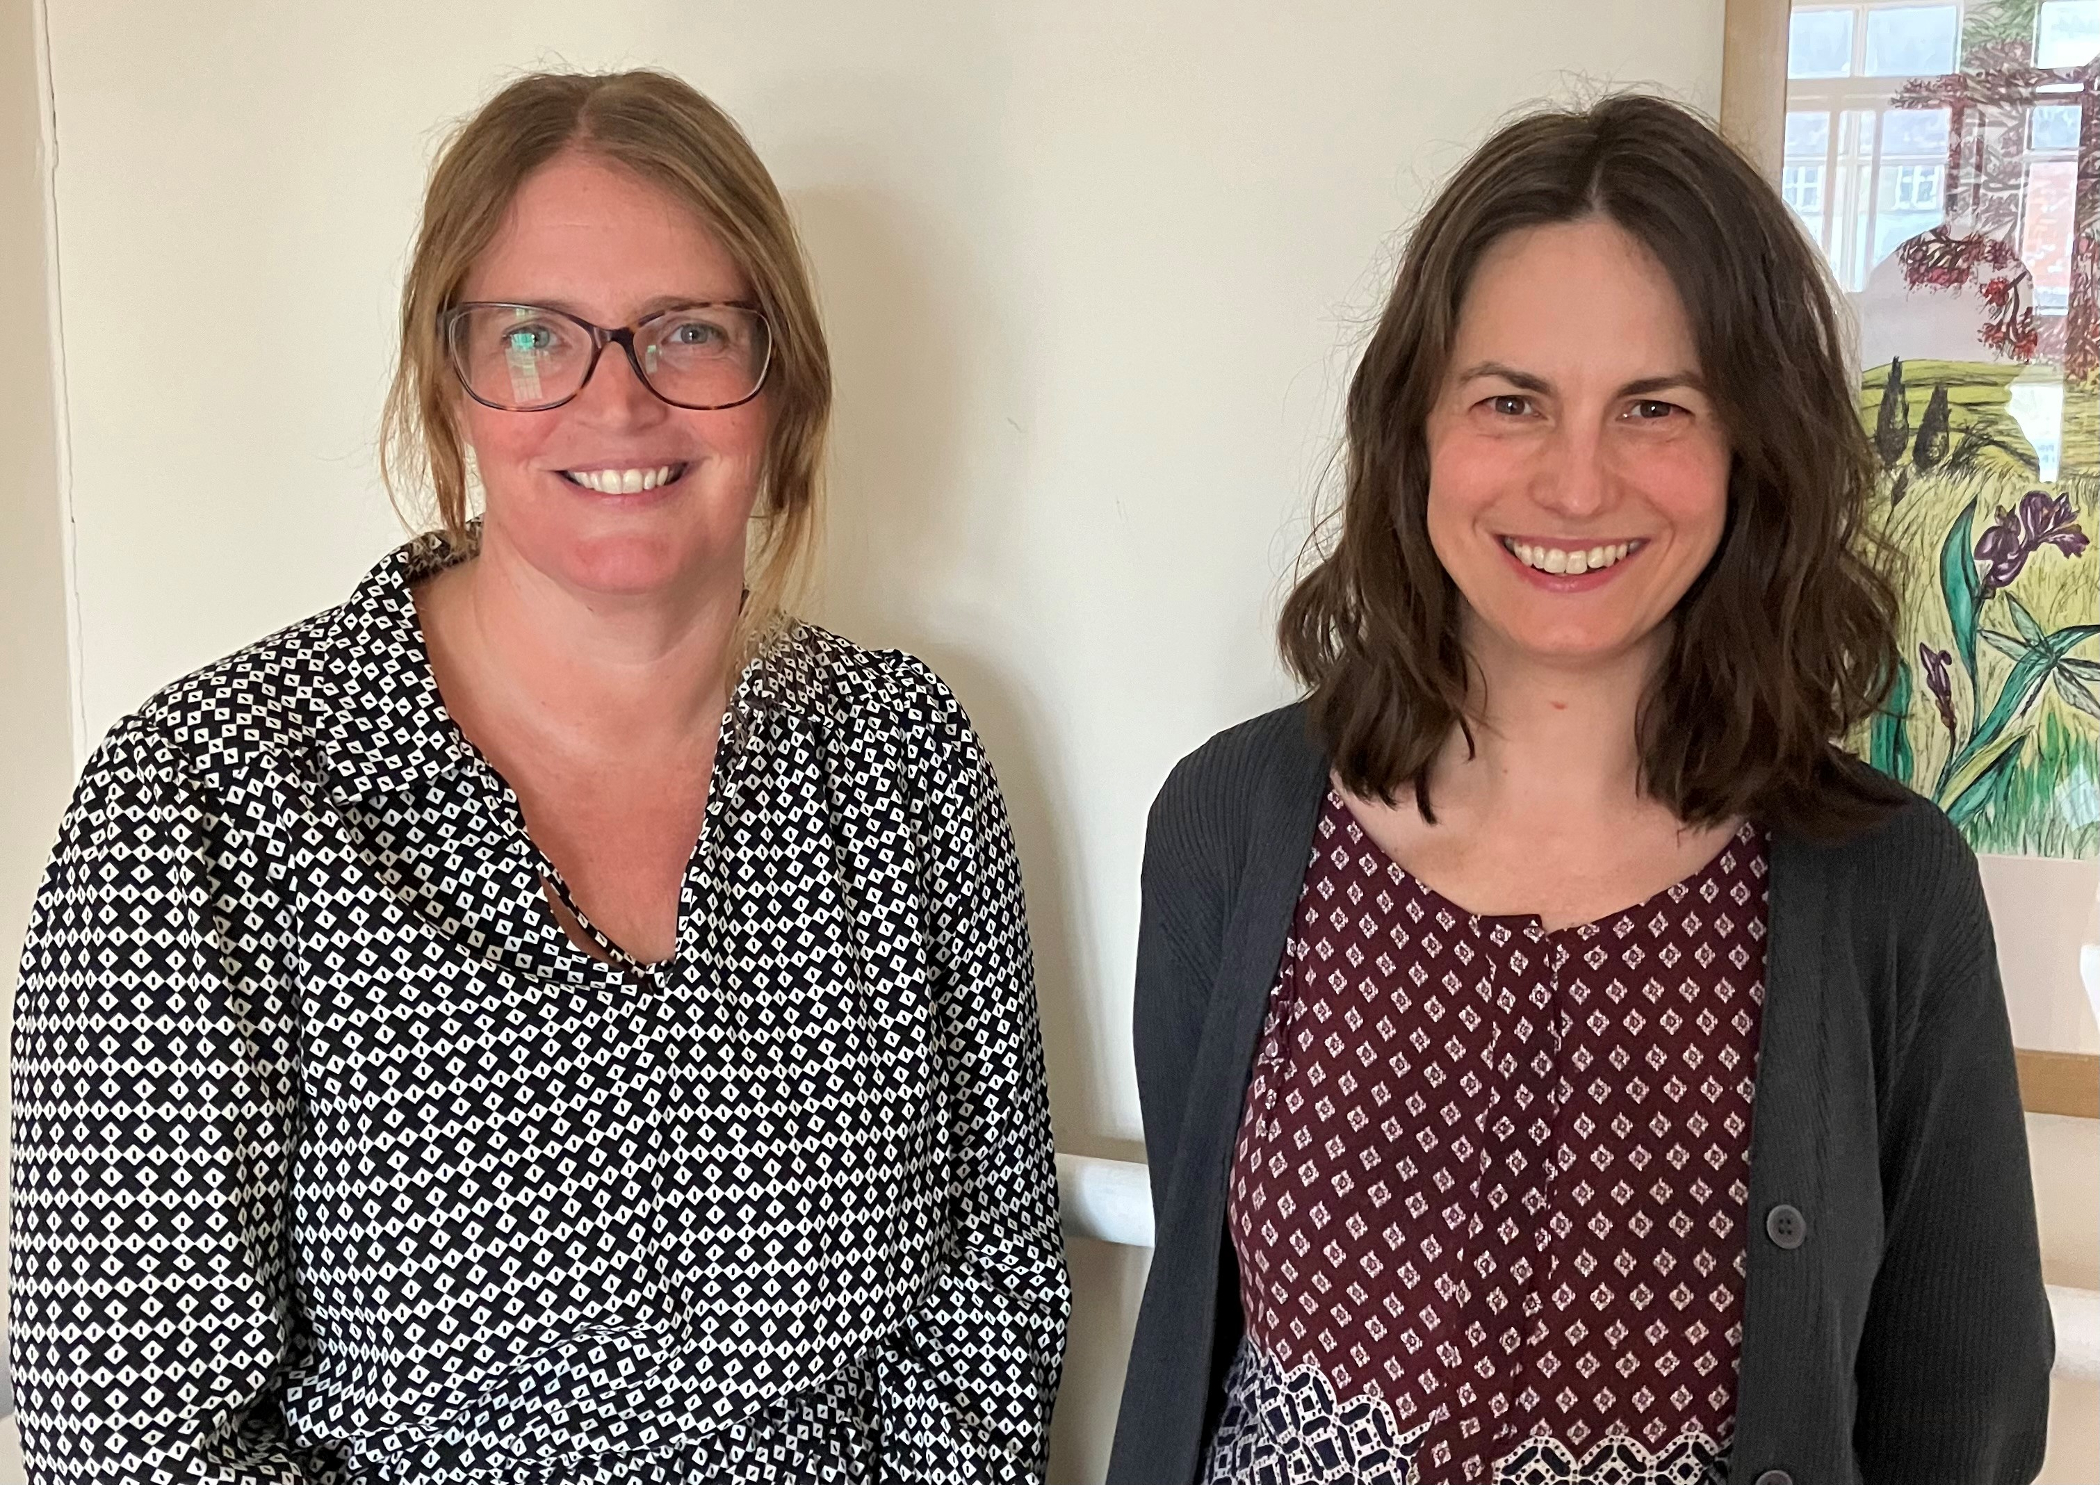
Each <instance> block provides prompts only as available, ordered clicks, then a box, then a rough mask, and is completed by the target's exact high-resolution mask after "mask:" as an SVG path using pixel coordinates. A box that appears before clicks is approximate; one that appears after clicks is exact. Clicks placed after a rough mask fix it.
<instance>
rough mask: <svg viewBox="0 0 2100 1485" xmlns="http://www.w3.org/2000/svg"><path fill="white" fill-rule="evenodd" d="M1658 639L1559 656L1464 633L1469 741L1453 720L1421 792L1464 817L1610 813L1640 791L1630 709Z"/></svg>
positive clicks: (1657, 658)
mask: <svg viewBox="0 0 2100 1485" xmlns="http://www.w3.org/2000/svg"><path fill="white" fill-rule="evenodd" d="M1667 644H1668V634H1667V632H1662V631H1659V632H1658V633H1657V634H1655V635H1651V636H1650V637H1649V638H1648V639H1647V640H1646V641H1644V642H1643V643H1642V644H1640V645H1639V646H1636V647H1634V648H1632V649H1630V650H1628V651H1626V652H1624V653H1622V654H1619V655H1614V656H1609V657H1605V658H1602V659H1586V660H1583V661H1580V662H1573V663H1569V662H1561V661H1557V660H1554V659H1550V658H1542V657H1540V656H1537V655H1532V654H1528V653H1525V652H1523V651H1519V650H1516V649H1515V648H1514V647H1512V646H1509V645H1506V644H1503V643H1501V642H1499V641H1498V640H1497V639H1496V638H1495V637H1494V636H1490V635H1475V636H1469V643H1468V646H1467V650H1468V654H1469V655H1470V657H1471V659H1472V661H1473V667H1474V672H1475V673H1474V686H1473V694H1472V698H1471V701H1470V704H1469V707H1468V710H1469V712H1470V713H1471V716H1470V718H1469V722H1470V729H1471V732H1472V751H1471V756H1470V757H1469V756H1468V750H1467V744H1466V739H1465V738H1464V737H1463V736H1462V735H1459V734H1458V733H1457V731H1456V730H1455V729H1454V731H1453V735H1452V737H1451V738H1450V739H1449V740H1448V741H1447V743H1446V744H1445V747H1444V750H1443V752H1442V753H1441V754H1440V755H1439V757H1438V759H1437V761H1436V763H1435V764H1434V765H1433V766H1432V769H1431V774H1430V791H1431V793H1430V801H1431V805H1432V807H1433V808H1435V810H1436V811H1437V814H1438V815H1439V817H1442V816H1443V815H1444V814H1445V813H1446V810H1447V808H1448V809H1449V810H1450V811H1451V812H1453V813H1454V814H1459V815H1464V816H1466V817H1468V818H1471V819H1473V820H1496V819H1511V820H1522V819H1536V820H1547V819H1565V818H1567V817H1568V816H1570V815H1579V816H1589V817H1595V818H1610V817H1612V816H1614V815H1622V814H1623V813H1624V812H1626V811H1628V810H1632V809H1640V808H1642V807H1643V806H1644V805H1647V804H1650V803H1652V802H1650V801H1646V800H1645V799H1644V797H1643V796H1642V794H1641V790H1640V746H1639V736H1638V726H1637V723H1638V718H1639V714H1640V706H1641V700H1642V698H1643V697H1644V696H1645V695H1646V694H1647V691H1648V687H1649V685H1650V683H1651V681H1652V679H1653V677H1654V674H1655V671H1656V668H1657V666H1658V665H1659V664H1660V663H1661V660H1662V657H1663V654H1664V653H1665V649H1666V646H1667Z"/></svg>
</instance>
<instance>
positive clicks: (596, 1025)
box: [13, 543, 1069, 1485]
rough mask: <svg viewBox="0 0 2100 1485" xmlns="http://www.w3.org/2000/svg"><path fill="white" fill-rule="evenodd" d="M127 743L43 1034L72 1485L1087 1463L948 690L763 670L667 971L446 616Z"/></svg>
mask: <svg viewBox="0 0 2100 1485" xmlns="http://www.w3.org/2000/svg"><path fill="white" fill-rule="evenodd" d="M441 560H443V559H442V558H441V556H440V554H439V552H438V549H437V548H436V547H434V546H433V545H430V544H428V543H420V544H415V545H412V546H410V547H408V548H404V549H403V550H402V551H400V552H398V553H396V554H394V556H393V557H391V558H389V559H388V560H387V561H385V562H383V563H382V564H381V565H380V566H379V567H378V568H376V569H375V570H374V571H373V573H372V574H371V575H370V576H369V577H368V578H367V579H366V580H365V581H364V583H363V584H362V585H361V586H360V587H359V588H358V590H357V591H356V593H355V594H354V595H353V597H352V598H351V600H350V601H349V602H348V603H347V604H345V605H343V606H342V607H340V608H338V609H334V610H331V611H329V612H328V613H325V614H322V615H320V616H318V617H316V618H314V619H311V620H309V621H307V622H306V623H304V624H301V625H299V626H296V627H295V628H293V629H290V630H288V631H286V632H284V633H283V634H280V635H278V636H276V637H274V638H272V639H269V640H266V641H264V642H262V643H261V644H259V645H257V646H255V647H253V648H251V649H249V650H247V651H245V652H243V653H241V654H239V655H236V656H234V657H232V658H231V659H229V660H226V661H223V662H221V663H219V664H218V665H215V666H213V667H211V668H209V669H207V670H205V671H202V672H200V673H199V674H197V675H194V676H192V677H190V678H189V679H187V680H185V681H182V682H180V683H178V684H177V685H175V686H173V687H171V688H170V689H169V690H168V691H166V692H164V693H163V694H161V695H160V696H159V697H157V698H155V699H154V700H153V701H152V702H151V703H149V704H148V705H147V706H146V707H145V708H144V709H143V710H142V711H140V712H139V713H137V714H136V715H134V716H132V717H130V718H128V719H126V720H125V721H124V722H122V723H120V724H119V725H118V726H117V727H116V728H115V729H113V730H112V732H111V733H110V734H109V736H108V738H107V739H106V740H105V741H104V742H103V744H102V746H101V747H100V748H99V749H98V751H97V752H96V754H95V757H94V759H93V760H92V761H91V762H90V764H89V766H88V769H87V772H86V775H85V777H84V778H83V779H82V781H81V784H80V788H79V791H78V794H77V795H76V797H75V800H74V804H73V808H72V810H71V812H70V813H69V815H68V816H67V819H66V821H65V824H64V826H63V830H62V835H61V839H60V841H59V845H58V849H57V851H56V853H55V855H54V858H53V860H52V863H51V866H50V869H49V872H48V874H47V876H46V878H45V881H44V885H43V888H42V891H41V893H40V895H39V897H38V899H37V905H36V910H35V916H34V919H33V922H32V924H31V927H30V933H29V939H28V947H27V950H26V952H25V955H24V960H23V974H22V980H21V988H20V991H19V996H18V1000H17V1008H16V1017H15V1046H14V1110H15V1168H14V1171H15V1173H14V1307H15V1308H14V1353H13V1360H14V1369H15V1378H16V1386H17V1393H18V1402H19V1408H20V1416H21V1427H22V1441H23V1449H24V1455H25V1458H26V1459H27V1461H28V1465H29V1471H30V1477H31V1479H32V1480H33V1481H37V1482H59V1481H64V1482H74V1481H81V1482H85V1481H124V1482H139V1485H144V1482H149V1481H152V1482H175V1481H185V1482H222V1485H264V1482H318V1481H356V1482H375V1485H376V1482H388V1485H441V1482H467V1481H476V1482H496V1481H502V1482H506V1485H512V1482H521V1481H522V1482H530V1485H556V1482H564V1485H566V1482H579V1485H580V1482H585V1481H589V1482H604V1485H613V1482H619V1485H640V1482H665V1485H669V1482H699V1481H707V1482H718V1481H720V1482H758V1481H766V1482H774V1481H786V1480H793V1481H827V1482H854V1485H858V1482H872V1481H875V1480H878V1479H879V1480H882V1481H899V1482H904V1481H920V1482H964V1481H968V1482H979V1481H991V1480H998V1481H1006V1480H1027V1479H1038V1478H1040V1475H1041V1471H1042V1463H1043V1453H1044V1447H1045V1440H1046V1435H1047V1428H1048V1420H1049V1412H1050V1401H1051V1397H1052V1395H1053V1393H1054V1392H1055V1389H1056V1384H1057V1376H1058V1370H1059V1366H1060V1361H1061V1357H1062V1351H1063V1342H1064V1327H1065V1320H1066V1315H1067V1311H1068V1307H1069V1305H1068V1290H1067V1285H1066V1278H1065V1272H1064V1265H1063V1259H1062V1248H1061V1244H1060V1240H1059V1237H1058V1229H1057V1201H1056V1190H1055V1176H1054V1173H1053V1166H1052V1154H1051V1140H1050V1127H1049V1114H1048V1106H1047V1100H1046V1095H1045V1088H1044V1079H1043V1068H1042V1053H1041V1041H1040V1034H1039V1031H1038V1025H1037V1018H1036V1005H1035V996H1034V988H1033V982H1032V973H1031V969H1030V955H1029V945H1028V938H1027V929H1026V924H1025V918H1024V912H1023V906H1022V899H1021V884H1020V877H1019V872H1018V868H1017V864H1016V860H1015V856H1014V852H1013V846H1012V840H1011V836H1010V834H1009V831H1008V827H1007V822H1006V817H1005V812H1004V807H1003V805H1002V803H1001V800H1000V796H999V792H998V788H997V785H996V783H995V781H994V779H993V776H992V772H991V769H990V766H989V764H988V763H987V761H986V760H985V757H984V754H983V752H982V750H981V749H980V747H979V745H978V742H977V739H976V737H975V735H974V734H973V733H972V731H971V729H970V726H969V723H968V721H967V719H966V718H965V717H964V715H963V713H962V710H961V708H960V707H959V706H958V705H957V703H956V701H955V699H954V698H953V696H952V695H950V693H949V692H948V691H947V689H946V688H945V687H944V686H942V684H941V683H940V681H939V680H938V679H936V678H935V677H934V676H933V675H932V673H931V672H929V671H928V670H927V669H926V668H925V667H924V666H923V665H921V664H920V663H919V662H917V661H916V660H913V659H911V658H909V657H908V656H904V655H900V654H896V653H874V652H868V651H863V650H860V649H857V648H855V647H854V646H852V645H850V644H848V643H846V642H845V641H843V640H840V639H838V638H836V637H834V636H832V635H829V634H826V633H824V632H822V631H820V630H817V629H813V628H807V627H797V628H795V629H793V630H792V631H790V632H789V633H788V634H787V635H786V636H785V637H784V638H783V639H782V640H781V641H780V642H779V643H778V644H777V645H775V646H774V647H773V648H772V649H771V650H769V652H768V653H767V654H766V655H765V656H764V657H762V658H761V659H760V660H758V661H755V662H753V664H752V665H751V666H750V667H748V668H747V669H746V671H745V672H744V674H743V676H742V677H741V679H740V681H739V684H738V686H737V688H736V691H735V694H734V697H733V698H732V702H731V706H730V712H729V715H728V717H727V719H726V720H725V724H724V728H723V734H722V742H721V746H720V751H719V756H718V759H717V762H716V771H715V776H714V779H713V782H712V786H711V792H710V798H709V802H708V808H707V816H706V823H705V826H704V829H703V832H702V836H701V839H700V842H699V844H698V846H697V848H696V850H695V852H694V855H693V858H692V860H691V863H690V864H689V867H688V870H687V874H686V878H685V882H684V886H683V890H682V896H681V901H680V907H679V928H678V938H677V949H676V951H675V953H674V954H673V956H672V957H671V958H670V959H668V960H666V961H664V962H663V963H661V964H659V965H654V966H643V965H637V964H635V963H633V962H632V961H630V960H626V959H624V957H620V956H616V957H615V958H614V960H613V961H612V962H605V961H604V960H601V959H600V958H597V957H594V956H592V955H591V954H588V953H586V952H584V951H583V950H582V949H579V948H577V947H576V946H575V945H574V944H573V943H571V942H570V940H569V939H568V937H567V936H566V934H565V933H564V932H563V930H562V929H561V927H560V926H559V924H558V923H557V922H556V921H555V919H554V917H553V916H552V914H551V913H550V912H549V910H548V907H547V903H546V900H545V897H544V896H543V891H542V883H543V881H544V880H553V881H554V882H555V883H556V884H557V885H558V884H559V878H558V875H556V874H555V873H554V871H553V868H552V866H551V865H550V864H549V863H548V862H547V861H546V860H545V859H544V858H543V857H542V856H541V855H540V853H539V852H538V850H537V849H536V848H535V847H534V846H533V844H532V842H531V841H530V840H529V838H528V837H527V836H526V833H525V830H524V826H523V819H522V815H521V814H520V812H519V808H518V804H517V800H516V798H515V796H514V795H513V794H512V793H511V791H510V789H509V788H508V787H507V786H506V785H505V784H504V782H503V781H502V779H501V778H499V777H498V776H497V775H496V774H495V773H494V771H493V770H491V769H490V768H489V767H488V765H487V764H486V763H485V762H484V761H483V760H482V759H481V758H480V755H479V754H478V753H477V752H476V751H475V750H474V749H473V748H472V747H471V745H470V744H468V743H467V742H466V740H465V739H464V737H463V736H461V735H460V733H459V732H458V731H457V729H456V728H455V727H454V726H453V725H452V724H451V722H450V720H449V718H448V717H447V716H446V715H445V713H444V710H443V707H442V704H441V703H440V701H439V699H438V695H437V691H436V687H435V684H434V682H433V680H432V678H431V675H430V669H429V664H428V660H427V657H426V655H425V652H424V650H423V646H422V639H421V634H420V631H419V629H418V626H417V622H416V617H415V611H414V605H413V600H412V598H411V595H410V590H409V584H410V583H411V582H412V581H413V580H414V579H415V578H416V577H418V576H420V575H422V574H423V573H425V572H427V571H429V570H431V569H432V568H434V567H435V566H436V565H437V564H438V563H439V562H440V561H441Z"/></svg>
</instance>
